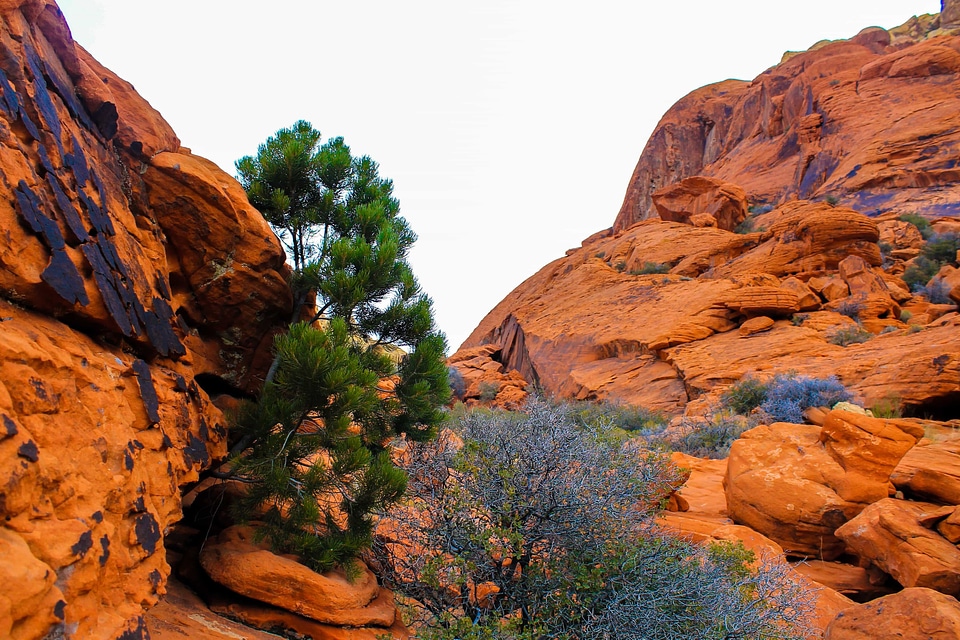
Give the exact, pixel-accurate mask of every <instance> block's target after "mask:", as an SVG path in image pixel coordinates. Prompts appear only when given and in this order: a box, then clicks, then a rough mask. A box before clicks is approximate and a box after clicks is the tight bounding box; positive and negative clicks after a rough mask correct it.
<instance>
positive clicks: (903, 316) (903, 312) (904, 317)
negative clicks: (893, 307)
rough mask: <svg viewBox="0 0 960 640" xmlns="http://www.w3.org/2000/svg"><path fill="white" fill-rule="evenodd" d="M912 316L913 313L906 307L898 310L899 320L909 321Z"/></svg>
mask: <svg viewBox="0 0 960 640" xmlns="http://www.w3.org/2000/svg"><path fill="white" fill-rule="evenodd" d="M912 317H913V314H912V313H910V312H909V311H907V310H906V309H901V310H900V322H910V318H912Z"/></svg>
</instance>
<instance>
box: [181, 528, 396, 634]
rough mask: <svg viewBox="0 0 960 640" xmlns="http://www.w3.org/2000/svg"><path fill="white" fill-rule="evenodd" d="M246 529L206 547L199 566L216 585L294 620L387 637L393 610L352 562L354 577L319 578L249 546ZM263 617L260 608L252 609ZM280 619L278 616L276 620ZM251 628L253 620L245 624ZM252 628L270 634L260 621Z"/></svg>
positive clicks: (389, 599) (259, 547) (289, 561)
mask: <svg viewBox="0 0 960 640" xmlns="http://www.w3.org/2000/svg"><path fill="white" fill-rule="evenodd" d="M253 535H254V532H253V530H252V529H251V528H250V527H244V526H234V527H229V528H227V529H225V530H224V531H222V532H221V533H220V535H219V536H217V538H215V539H213V540H210V541H208V542H207V543H206V544H205V545H204V547H203V550H202V551H201V552H200V563H201V565H202V566H203V569H204V570H205V571H206V572H207V574H208V575H209V576H210V577H211V578H213V580H214V581H216V582H217V583H219V584H221V585H223V586H225V587H228V588H230V589H231V590H233V591H235V592H236V593H240V594H242V595H244V596H247V597H248V598H252V599H253V600H255V601H257V602H259V603H266V604H270V605H273V606H275V607H278V608H280V609H282V610H283V611H286V612H289V613H293V614H299V615H300V616H303V617H304V618H307V619H308V620H312V621H314V622H319V623H323V624H325V625H332V626H338V627H370V628H373V630H372V631H371V633H374V632H376V629H378V628H379V633H387V629H388V628H390V627H391V626H393V624H394V622H395V619H396V615H397V609H396V606H395V605H394V602H393V594H392V593H390V592H389V591H387V590H386V589H381V588H380V587H379V586H377V578H376V576H374V575H373V573H372V572H371V571H370V570H369V569H368V568H367V567H366V566H365V565H363V564H362V563H359V562H358V567H359V569H358V573H359V575H358V576H354V577H352V578H350V579H348V578H347V576H346V574H345V573H344V572H343V570H342V569H337V570H336V571H331V572H328V573H325V574H320V573H316V572H314V571H311V570H310V569H309V568H307V567H306V566H304V565H302V564H300V563H299V562H297V561H296V560H295V559H291V558H288V557H284V556H278V555H275V554H274V553H272V552H271V551H270V550H269V548H268V547H266V546H265V545H262V544H261V545H258V544H256V543H254V540H253ZM223 609H224V610H225V612H236V613H237V615H243V612H247V615H250V616H253V614H252V613H251V608H250V607H248V606H237V607H231V606H230V605H226V606H225V607H223ZM254 610H259V611H260V613H259V614H258V615H257V616H256V617H258V618H263V617H264V611H266V609H265V608H264V607H259V608H256V607H255V608H254ZM278 618H279V619H282V618H283V616H279V617H278ZM251 622H253V620H251ZM257 626H261V627H262V628H265V629H271V628H274V626H273V625H272V624H267V623H266V622H265V621H263V620H260V621H259V623H258V624H257Z"/></svg>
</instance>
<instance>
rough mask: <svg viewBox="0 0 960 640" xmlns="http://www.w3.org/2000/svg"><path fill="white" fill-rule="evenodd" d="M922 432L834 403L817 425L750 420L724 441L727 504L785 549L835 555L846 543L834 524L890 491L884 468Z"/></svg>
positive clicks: (890, 468)
mask: <svg viewBox="0 0 960 640" xmlns="http://www.w3.org/2000/svg"><path fill="white" fill-rule="evenodd" d="M905 429H906V430H905ZM920 436H922V431H918V430H917V429H916V428H915V427H914V426H913V425H909V424H907V425H905V424H903V423H902V422H898V421H895V420H880V419H877V418H870V417H868V416H865V415H859V414H856V413H850V412H848V411H840V410H834V411H831V412H830V413H829V414H827V416H826V418H825V420H824V425H823V427H819V426H814V425H793V424H787V423H776V424H773V425H770V426H760V427H756V428H754V429H751V430H750V431H747V432H746V433H744V434H743V436H741V439H740V440H737V441H736V442H734V443H733V445H732V446H731V448H730V457H729V459H728V464H727V475H726V478H725V482H724V486H725V490H726V495H727V511H728V512H729V514H730V517H731V518H733V519H734V521H736V522H738V523H742V524H745V525H747V526H750V527H752V528H753V529H756V530H757V531H759V532H761V533H763V534H764V535H766V536H768V537H770V538H771V539H773V540H775V541H776V542H777V543H779V544H780V545H781V546H783V548H784V550H785V551H786V552H787V553H789V554H792V555H802V556H809V557H814V558H820V559H824V560H832V559H835V558H837V557H839V556H840V555H842V554H843V552H844V550H845V545H844V543H843V542H842V541H841V540H840V539H838V538H837V536H836V535H835V531H836V529H837V528H838V527H840V526H841V525H843V524H844V523H845V522H847V521H849V520H850V519H851V518H853V517H854V516H856V515H857V514H858V513H860V512H861V511H862V510H863V509H864V508H865V507H866V506H867V505H868V504H869V503H871V502H873V501H876V500H880V499H882V498H885V497H886V496H887V495H888V493H889V492H890V490H891V488H890V487H891V486H890V481H889V478H890V473H891V472H892V471H893V469H894V468H895V467H896V465H897V463H898V462H899V461H900V458H901V457H902V456H903V455H904V453H906V451H907V450H908V449H909V447H911V446H913V444H914V443H915V442H916V441H917V440H918V439H919V438H920Z"/></svg>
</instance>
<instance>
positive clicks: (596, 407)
mask: <svg viewBox="0 0 960 640" xmlns="http://www.w3.org/2000/svg"><path fill="white" fill-rule="evenodd" d="M570 411H571V417H572V418H573V419H574V420H575V421H576V423H577V424H580V425H583V426H584V427H589V428H599V427H601V426H602V427H606V428H614V429H622V430H623V431H626V432H628V433H635V432H643V431H649V430H651V429H657V428H660V427H662V426H663V425H664V424H666V422H667V418H666V416H665V415H663V413H661V412H660V411H651V410H649V409H645V408H644V407H640V406H636V405H628V404H621V403H616V402H606V401H605V402H596V403H593V402H590V403H583V404H571V405H570Z"/></svg>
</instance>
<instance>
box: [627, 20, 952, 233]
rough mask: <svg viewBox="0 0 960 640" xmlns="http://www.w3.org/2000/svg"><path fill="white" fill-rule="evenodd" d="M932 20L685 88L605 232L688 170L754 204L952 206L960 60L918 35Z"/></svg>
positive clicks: (643, 211)
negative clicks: (727, 185)
mask: <svg viewBox="0 0 960 640" xmlns="http://www.w3.org/2000/svg"><path fill="white" fill-rule="evenodd" d="M930 28H931V24H930V23H929V22H926V23H924V22H922V21H920V20H915V21H914V24H913V26H907V25H905V28H904V29H903V30H901V31H896V30H894V31H896V32H897V34H898V35H897V38H898V39H897V48H896V49H894V48H893V47H888V46H886V45H884V44H883V42H884V41H889V39H890V37H891V36H890V34H889V33H887V32H885V31H883V30H872V31H865V32H863V33H862V34H860V35H859V36H857V37H856V38H854V39H852V40H850V41H835V42H831V43H827V44H825V45H824V46H819V47H815V48H813V49H811V50H810V51H806V52H801V53H799V54H796V55H793V56H791V57H789V58H787V59H785V60H784V61H782V62H781V63H780V64H779V65H776V66H774V67H772V68H770V69H768V70H767V71H765V72H764V73H762V74H761V75H760V76H758V77H757V78H755V79H754V80H753V81H752V82H743V81H736V80H727V81H724V82H719V83H716V84H712V85H708V86H706V87H703V88H700V89H697V90H696V91H693V92H692V93H690V94H688V95H687V96H685V97H684V98H682V99H681V100H679V101H678V102H677V103H676V104H675V105H674V106H673V107H672V108H671V109H670V110H669V111H668V112H667V113H666V114H665V115H664V116H663V118H662V119H661V120H660V123H659V124H658V125H657V128H656V129H655V130H654V132H653V134H652V136H651V137H650V140H649V141H648V142H647V144H646V147H645V148H644V151H643V154H642V155H641V156H640V159H639V161H638V163H637V166H636V169H635V170H634V173H633V176H632V177H631V179H630V183H629V186H628V188H627V193H626V195H625V197H624V201H623V206H622V207H621V209H620V212H619V214H618V216H617V219H616V222H615V224H614V231H615V232H620V231H623V230H625V229H627V228H629V227H630V226H631V225H633V224H635V223H636V222H638V221H641V220H644V219H647V218H650V217H652V216H655V215H656V211H655V208H654V206H653V204H652V199H651V197H652V194H653V193H654V192H656V191H657V190H659V189H661V188H663V187H664V186H666V185H670V184H674V183H678V182H680V181H681V180H683V179H685V178H690V177H692V176H705V177H712V178H715V179H717V180H721V181H725V182H732V183H735V184H738V185H740V186H741V187H742V188H743V189H744V190H745V191H746V193H747V194H748V199H749V200H750V201H751V202H752V203H768V204H777V203H780V202H784V201H787V200H789V199H791V198H811V199H812V198H823V197H826V196H830V197H834V198H837V199H838V200H839V202H840V204H842V205H846V206H850V207H852V208H854V209H857V210H859V211H863V212H870V213H883V212H888V211H893V212H898V213H901V212H903V211H916V212H917V213H920V214H925V213H926V214H928V215H930V216H936V215H942V213H941V212H945V211H951V210H952V208H953V207H954V203H956V202H957V201H958V199H960V198H958V189H960V172H958V171H957V170H956V169H955V168H953V167H952V166H951V165H950V164H949V159H948V157H947V156H948V152H947V149H949V148H951V145H954V144H956V143H957V142H958V140H960V129H958V127H957V123H958V118H960V116H958V113H960V110H958V109H956V108H955V106H953V105H955V103H956V101H957V95H956V92H954V91H952V89H951V83H950V82H949V80H948V79H949V78H951V77H952V75H951V74H954V73H956V72H957V69H958V65H960V54H958V53H957V47H958V45H957V41H958V36H957V35H949V36H948V35H943V36H940V37H936V38H929V39H924V35H925V34H926V32H928V31H929V30H930ZM911 29H913V35H911ZM891 95H896V96H897V97H898V99H897V101H896V102H893V101H891V100H889V97H890V96H891ZM811 105H815V106H811ZM907 114H910V115H909V116H907ZM928 136H929V137H928ZM878 141H880V142H878ZM945 161H946V162H945Z"/></svg>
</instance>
